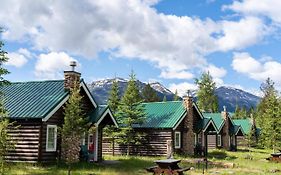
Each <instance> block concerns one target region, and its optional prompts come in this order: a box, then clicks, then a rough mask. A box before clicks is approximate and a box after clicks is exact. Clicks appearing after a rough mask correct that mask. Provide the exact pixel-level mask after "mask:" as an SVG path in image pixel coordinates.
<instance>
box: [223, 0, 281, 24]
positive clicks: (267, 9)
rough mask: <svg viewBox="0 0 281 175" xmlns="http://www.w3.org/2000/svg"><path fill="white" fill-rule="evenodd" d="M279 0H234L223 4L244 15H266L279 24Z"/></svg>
mask: <svg viewBox="0 0 281 175" xmlns="http://www.w3.org/2000/svg"><path fill="white" fill-rule="evenodd" d="M280 7H281V1H280V0H262V1H261V0H242V1H240V0H239V1H237V0H235V1H234V2H233V3H232V4H231V5H227V6H223V9H230V10H233V11H236V12H238V13H242V14H244V15H255V16H266V17H268V18H270V19H272V20H273V21H274V22H277V23H279V24H281V11H280Z"/></svg>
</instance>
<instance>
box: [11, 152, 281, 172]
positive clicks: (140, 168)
mask: <svg viewBox="0 0 281 175" xmlns="http://www.w3.org/2000/svg"><path fill="white" fill-rule="evenodd" d="M269 155H270V151H268V150H262V149H252V151H251V153H249V152H247V151H243V150H241V151H238V152H228V151H220V150H213V151H210V153H209V161H211V162H219V163H222V162H223V163H226V164H229V163H234V168H223V167H222V166H221V165H209V166H208V170H207V172H205V174H235V175H239V174H246V175H251V174H253V175H254V174H255V175H256V174H261V175H266V174H281V163H273V162H268V161H267V160H265V158H267V157H269ZM104 158H105V160H114V161H116V162H107V164H95V163H77V164H75V165H73V166H72V169H73V172H72V174H73V175H76V174H77V175H78V174H85V175H89V174H94V175H105V174H109V175H121V174H122V175H127V174H128V175H129V174H130V175H132V174H149V173H147V172H146V171H145V169H144V168H145V167H149V166H153V165H154V163H153V161H154V160H157V159H163V158H164V157H127V156H114V157H112V156H105V157H104ZM175 158H176V159H181V160H182V162H181V163H180V166H182V167H190V166H193V167H195V169H194V170H191V171H188V172H186V173H185V174H194V175H195V174H202V166H203V165H200V166H199V168H198V165H197V164H195V163H188V162H191V161H192V160H194V158H191V157H182V156H176V157H175ZM249 158H252V159H249ZM279 171H280V172H279ZM273 172H274V173H273ZM6 174H20V175H31V174H32V175H42V174H50V175H54V174H56V175H63V174H67V166H65V165H63V164H59V165H38V164H22V163H16V164H10V165H9V170H8V172H7V173H6Z"/></svg>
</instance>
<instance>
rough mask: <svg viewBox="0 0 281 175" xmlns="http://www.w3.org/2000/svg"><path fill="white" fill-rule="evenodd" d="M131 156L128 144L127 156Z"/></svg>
mask: <svg viewBox="0 0 281 175" xmlns="http://www.w3.org/2000/svg"><path fill="white" fill-rule="evenodd" d="M129 155H130V143H128V146H127V156H129Z"/></svg>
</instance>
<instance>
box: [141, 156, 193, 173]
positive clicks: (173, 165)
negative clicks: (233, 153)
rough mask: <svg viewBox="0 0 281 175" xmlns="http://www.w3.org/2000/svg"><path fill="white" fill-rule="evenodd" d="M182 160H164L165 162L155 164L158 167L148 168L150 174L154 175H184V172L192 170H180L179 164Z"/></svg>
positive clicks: (159, 161) (160, 161) (157, 161)
mask: <svg viewBox="0 0 281 175" xmlns="http://www.w3.org/2000/svg"><path fill="white" fill-rule="evenodd" d="M180 161H181V160H176V159H164V160H156V161H154V163H156V164H157V166H153V167H149V168H146V170H147V171H148V172H152V173H153V174H154V175H160V174H167V175H173V174H178V175H183V172H184V171H188V170H190V168H180V167H179V166H178V163H179V162H180Z"/></svg>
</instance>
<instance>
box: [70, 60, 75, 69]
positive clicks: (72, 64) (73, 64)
mask: <svg viewBox="0 0 281 175" xmlns="http://www.w3.org/2000/svg"><path fill="white" fill-rule="evenodd" d="M70 66H71V67H72V71H74V70H75V67H76V66H77V63H76V61H70Z"/></svg>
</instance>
